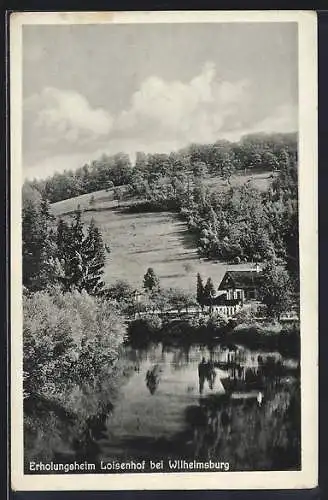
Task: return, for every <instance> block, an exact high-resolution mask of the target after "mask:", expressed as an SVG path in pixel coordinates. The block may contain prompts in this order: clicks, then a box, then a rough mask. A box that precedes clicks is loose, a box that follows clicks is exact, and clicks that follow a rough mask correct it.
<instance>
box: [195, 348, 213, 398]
mask: <svg viewBox="0 0 328 500" xmlns="http://www.w3.org/2000/svg"><path fill="white" fill-rule="evenodd" d="M198 378H199V394H203V390H204V384H205V381H207V382H208V386H209V388H210V389H211V390H213V386H214V382H215V379H216V372H215V369H214V363H213V362H212V361H205V358H204V357H203V358H202V361H201V362H200V363H199V365H198Z"/></svg>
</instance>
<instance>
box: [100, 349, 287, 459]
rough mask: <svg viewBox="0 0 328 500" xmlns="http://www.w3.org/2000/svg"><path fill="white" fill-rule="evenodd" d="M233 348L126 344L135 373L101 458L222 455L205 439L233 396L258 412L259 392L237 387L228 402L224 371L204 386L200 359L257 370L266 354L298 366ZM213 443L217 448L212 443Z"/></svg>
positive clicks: (108, 428) (109, 423) (111, 418)
mask: <svg viewBox="0 0 328 500" xmlns="http://www.w3.org/2000/svg"><path fill="white" fill-rule="evenodd" d="M235 349H236V348H235V347H233V348H231V347H230V349H229V348H227V347H223V346H222V345H216V346H213V347H212V348H209V347H206V346H202V345H200V344H196V345H195V344H194V345H192V346H184V347H177V346H174V347H172V346H171V347H170V346H164V345H163V344H161V343H159V344H157V345H149V346H148V347H147V348H145V349H134V348H132V347H129V346H126V347H125V350H124V355H123V359H124V363H125V364H126V365H127V366H129V368H130V374H131V375H130V377H129V378H128V380H127V381H126V383H125V384H123V386H122V387H121V390H120V393H119V398H118V400H117V402H116V403H115V405H114V408H113V411H112V412H111V414H110V415H108V417H107V418H106V423H105V428H104V430H103V433H102V438H101V439H100V440H99V441H98V445H99V453H98V455H99V457H101V459H102V460H104V461H111V460H119V461H126V460H131V459H136V460H141V459H149V458H150V457H151V458H152V459H162V458H163V457H164V458H181V457H184V458H195V457H196V458H202V459H205V458H216V459H218V458H219V457H218V455H217V452H218V450H215V451H214V450H213V449H212V451H211V452H209V450H208V447H207V446H206V445H205V446H204V439H210V436H211V435H212V438H213V437H214V434H217V432H218V427H220V422H221V421H222V407H223V408H224V407H226V406H228V407H229V408H231V398H233V399H235V404H234V405H233V406H234V407H237V408H238V406H239V408H244V405H245V401H247V400H248V401H249V404H251V405H252V408H254V409H255V412H257V411H261V408H259V403H258V401H257V398H256V396H257V394H258V391H254V390H253V391H248V393H241V392H238V391H236V392H234V394H233V395H232V396H230V401H229V402H227V401H226V399H225V398H224V395H225V390H224V387H223V385H222V382H221V377H222V378H224V377H226V374H227V371H226V370H222V369H220V368H217V367H216V368H215V372H216V377H215V380H214V382H213V384H210V383H208V381H207V380H205V382H204V386H203V387H200V384H199V375H198V366H199V363H200V362H201V361H202V359H203V358H204V359H205V360H206V361H208V360H210V361H212V363H214V364H216V365H218V364H220V363H225V362H226V361H227V360H228V359H232V357H233V358H234V359H236V360H237V361H238V362H239V364H240V365H242V366H244V367H245V368H250V369H255V370H256V369H257V368H258V362H259V361H258V360H261V362H262V363H263V362H265V360H267V359H268V358H271V360H275V362H281V363H282V364H283V365H284V366H285V367H287V368H288V367H289V368H290V369H293V368H296V365H297V363H296V362H295V361H294V360H291V359H284V358H282V356H281V355H280V354H279V353H278V352H272V353H268V352H258V351H257V352H253V351H250V350H248V349H245V348H243V347H241V346H238V347H237V350H235ZM131 367H132V370H131ZM147 374H148V375H147ZM289 378H291V377H289ZM287 381H288V380H287ZM200 390H201V393H200ZM273 392H274V394H270V396H268V397H270V398H272V400H274V395H275V394H276V393H277V392H278V390H274V391H273ZM263 393H264V394H265V393H266V391H265V390H264V391H263ZM246 398H247V399H246ZM220 402H221V404H220ZM249 404H248V407H249ZM268 406H270V405H268ZM263 411H264V410H263ZM236 413H238V412H236ZM262 414H263V412H262ZM218 417H219V418H218ZM220 418H221V420H220ZM215 426H216V428H215V429H214V427H215ZM245 430H246V429H245ZM219 434H220V432H219ZM221 437H222V436H221ZM216 439H217V436H216ZM209 444H210V447H212V448H213V446H212V445H213V443H209ZM221 458H225V459H229V457H221Z"/></svg>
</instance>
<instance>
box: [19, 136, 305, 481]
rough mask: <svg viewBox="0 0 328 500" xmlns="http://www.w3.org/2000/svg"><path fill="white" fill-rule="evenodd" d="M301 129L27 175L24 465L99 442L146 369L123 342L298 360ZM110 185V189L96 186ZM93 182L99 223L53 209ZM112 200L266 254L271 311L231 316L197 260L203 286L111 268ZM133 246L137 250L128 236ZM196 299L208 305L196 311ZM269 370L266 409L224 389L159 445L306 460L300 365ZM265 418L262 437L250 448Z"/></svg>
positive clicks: (205, 252) (219, 242)
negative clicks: (286, 371)
mask: <svg viewBox="0 0 328 500" xmlns="http://www.w3.org/2000/svg"><path fill="white" fill-rule="evenodd" d="M296 139H297V137H296V135H294V134H276V135H270V136H269V135H265V134H260V135H256V136H248V137H245V138H244V139H243V140H241V141H240V142H239V143H230V142H228V141H218V142H217V143H215V144H207V145H206V144H205V145H197V144H193V145H190V146H189V147H187V148H185V149H184V150H181V151H179V152H175V153H171V154H170V155H162V154H153V155H145V154H144V153H139V154H137V157H136V161H135V164H134V165H132V164H131V162H130V159H129V157H128V155H125V154H123V153H121V154H118V155H114V156H113V157H108V156H106V155H103V157H102V158H100V159H99V160H96V161H94V162H92V164H90V165H85V166H83V167H82V168H81V169H78V170H77V171H76V172H71V171H66V172H64V173H63V174H55V175H54V176H53V177H51V178H48V179H46V180H42V181H37V180H33V181H26V182H25V183H24V186H23V192H22V196H23V213H22V237H23V288H24V293H23V314H24V318H23V329H24V331H23V342H24V346H23V347H24V360H23V365H24V440H25V464H26V466H27V464H28V462H29V461H31V460H43V461H47V460H48V461H50V460H55V461H60V460H63V459H65V460H67V461H71V460H75V459H78V460H83V459H86V458H88V459H90V458H91V457H97V456H98V455H99V453H100V448H99V441H101V439H103V435H104V430H105V429H106V426H107V425H110V420H108V419H109V416H110V415H111V414H112V412H113V411H114V410H115V404H116V402H117V401H118V400H119V397H120V396H119V395H120V391H121V389H122V387H124V385H125V384H126V382H127V380H129V379H130V378H131V377H132V376H133V374H134V370H135V368H134V367H133V366H132V365H131V364H129V363H127V362H126V359H125V358H124V356H123V353H124V349H125V348H126V346H132V348H135V349H136V350H138V349H141V350H143V349H146V350H147V348H148V346H149V345H150V344H151V343H153V342H155V343H162V345H163V346H164V345H172V346H180V345H181V346H187V347H188V346H189V347H190V346H191V345H193V344H202V345H205V346H210V345H213V344H220V345H226V346H235V345H239V344H240V345H245V346H247V347H248V348H249V349H251V350H255V351H256V350H260V351H278V352H280V353H281V355H282V356H285V357H286V358H294V359H296V360H298V362H299V356H300V331H299V323H298V321H295V322H294V323H293V322H291V323H290V324H286V323H283V322H282V321H281V320H280V318H281V317H282V314H284V313H285V312H288V311H290V310H292V309H293V308H294V307H295V306H297V304H298V295H299V290H298V288H299V283H298V280H299V278H298V276H299V275H298V265H299V264H298V232H297V227H298V212H297V141H296ZM258 171H264V172H267V173H268V176H269V177H270V178H268V179H266V181H265V186H264V187H263V185H262V187H261V188H258V187H257V186H256V183H255V182H254V183H253V182H252V176H253V175H254V176H255V172H258ZM242 172H243V173H244V177H243V179H244V181H243V182H240V178H241V177H242V176H241V173H242ZM246 174H247V176H248V180H246ZM268 176H267V177H268ZM236 179H238V182H236ZM100 189H102V190H104V191H105V195H104V197H105V199H106V200H107V201H106V200H105V201H103V202H102V201H101V200H100V199H96V196H94V194H93V193H94V192H95V191H97V190H100ZM83 194H88V198H87V202H86V203H87V210H89V211H91V212H92V213H93V214H95V218H93V219H91V220H89V221H88V224H85V222H84V220H83V212H82V210H81V207H76V209H74V210H73V211H72V212H73V216H71V217H65V216H64V213H65V210H64V209H62V211H61V212H60V211H59V212H57V214H56V216H55V215H54V212H53V210H52V207H51V205H50V202H51V203H55V202H59V201H60V200H67V199H70V198H72V197H74V196H77V195H83ZM109 199H110V203H109V205H108V206H107V205H106V206H105V207H103V206H102V205H101V203H107V202H108V200H109ZM136 200H137V201H138V203H139V204H138V205H136V204H135V203H136ZM60 203H61V202H60ZM63 203H64V202H63ZM109 206H110V207H111V209H112V208H113V207H114V206H115V209H116V210H118V211H132V212H133V211H137V212H138V213H140V214H142V210H145V211H146V212H149V211H150V210H158V211H160V212H162V211H167V210H171V211H172V210H173V211H174V212H175V213H176V214H177V215H178V216H179V217H181V218H182V219H183V220H184V221H185V223H186V224H187V228H188V238H190V241H188V245H189V246H190V245H192V246H193V248H197V251H198V256H199V259H208V260H209V261H216V262H232V263H233V264H241V263H243V264H247V263H248V264H250V263H255V262H256V263H260V264H261V265H262V267H263V277H264V278H263V284H262V285H261V289H260V290H259V294H260V297H261V302H262V305H263V307H264V308H265V314H264V319H263V317H262V319H260V318H258V317H257V316H256V314H252V313H246V312H245V311H244V312H243V311H240V312H239V313H237V314H235V315H234V316H232V317H229V318H227V317H224V316H222V315H218V314H214V313H213V311H212V310H211V303H212V302H211V301H212V299H213V297H214V296H215V286H214V284H213V281H212V276H209V277H208V279H207V281H206V283H205V284H203V282H202V279H201V277H200V274H199V273H198V275H197V273H196V272H195V273H194V274H195V276H194V283H195V285H194V292H193V293H189V292H186V291H185V290H182V289H180V288H179V275H177V277H176V286H175V288H165V287H163V286H162V283H161V280H160V278H159V277H158V276H157V274H156V269H154V268H152V267H151V266H148V268H146V269H142V270H141V269H140V273H141V275H140V284H139V291H140V289H142V290H143V292H142V294H140V296H139V295H138V294H139V292H138V290H136V288H135V285H134V284H130V283H129V282H128V281H122V280H121V281H115V282H113V281H111V280H110V279H109V280H108V279H107V280H106V279H105V278H104V267H105V263H106V261H108V260H109V259H111V255H112V246H113V245H115V241H114V242H113V243H112V241H111V237H110V242H109V240H108V239H107V236H106V239H105V238H104V236H103V234H102V231H101V230H100V229H99V227H98V225H97V221H96V216H97V214H98V212H99V213H101V212H103V213H104V216H106V210H108V207H109ZM57 208H58V207H57ZM84 208H86V207H84ZM133 213H134V212H133ZM71 215H72V214H71ZM131 231H132V232H133V231H135V227H133V224H132V225H131ZM160 244H161V241H160V240H159V242H158V245H159V246H160ZM179 244H181V245H183V244H185V242H183V241H181V242H180V243H179ZM122 253H123V254H124V253H126V263H128V259H129V256H128V249H127V248H126V249H122ZM112 264H114V265H115V262H113V263H112ZM189 265H190V264H189ZM144 272H145V274H144V276H143V280H142V275H143V273H144ZM188 272H189V271H188ZM192 272H193V269H191V270H190V273H192ZM106 276H107V275H106ZM174 276H175V275H174ZM193 308H194V309H195V308H196V309H197V308H198V311H200V312H199V313H196V314H191V311H192V309H193ZM170 309H171V310H176V311H177V313H176V315H175V317H170V316H169V315H167V314H165V312H167V311H169V310H170ZM296 309H297V307H296ZM156 311H160V313H157V312H156ZM141 313H142V314H141ZM271 382H272V383H271ZM271 382H270V384H269V383H268V387H267V389H266V396H265V404H264V406H263V408H259V407H258V406H256V401H255V403H254V401H251V402H249V401H244V402H236V401H232V400H230V399H229V398H228V399H227V398H225V396H224V397H223V396H222V395H221V396H220V397H215V398H214V400H213V398H212V399H211V398H209V399H206V398H202V400H201V401H200V402H199V404H198V405H196V407H195V408H189V407H188V408H186V413H185V416H184V423H185V431H184V432H182V433H181V435H174V436H173V437H172V440H168V441H165V440H164V441H165V442H164V441H163V443H162V446H163V449H162V448H161V443H160V442H159V443H157V444H158V449H156V453H158V454H160V453H167V450H168V449H169V450H171V451H170V453H172V456H173V457H176V458H177V459H180V458H182V457H181V456H179V451H178V450H179V449H182V450H184V454H185V457H186V458H199V459H205V458H206V459H212V458H213V459H214V458H215V457H216V456H218V454H219V455H220V456H222V454H224V453H226V454H227V456H229V457H230V456H231V457H233V459H231V461H230V462H231V464H232V467H233V468H234V469H235V470H246V469H251V470H262V469H266V468H270V467H272V468H274V467H276V466H277V464H278V463H280V462H279V461H278V458H277V457H278V456H279V454H280V455H281V454H282V453H283V454H285V456H286V464H285V466H286V468H287V469H288V468H297V467H299V460H300V459H299V456H300V455H299V454H300V442H299V441H300V431H299V424H298V419H299V418H300V408H299V407H300V395H299V388H298V389H297V387H298V385H299V370H298V371H297V370H296V371H295V373H294V375H293V383H292V384H290V383H288V384H287V385H284V383H283V382H282V380H280V379H279V380H278V379H277V380H272V381H271ZM297 384H298V385H297ZM262 409H263V411H262ZM211 422H212V423H211ZM213 422H216V423H215V426H214V427H215V428H214V427H213V425H214V424H213ZM267 427H270V432H268V431H266V430H265V429H267ZM259 429H260V430H261V432H262V433H261V447H260V448H259V449H258V451H256V450H255V449H254V450H253V451H254V453H253V454H252V457H253V458H252V459H251V460H250V458H249V456H250V454H249V449H251V448H252V449H253V448H254V444H252V440H255V436H256V435H257V433H258V430H259ZM189 442H191V443H192V445H191V446H189V445H187V444H186V443H189ZM179 447H180V448H179ZM234 449H236V450H237V451H236V453H235V454H233V450H234ZM165 450H166V451H165ZM27 472H28V470H27Z"/></svg>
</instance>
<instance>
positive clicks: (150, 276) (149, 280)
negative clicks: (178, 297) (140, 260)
mask: <svg viewBox="0 0 328 500" xmlns="http://www.w3.org/2000/svg"><path fill="white" fill-rule="evenodd" d="M143 286H144V289H145V290H146V291H147V292H153V291H154V290H155V289H157V288H158V286H159V279H158V277H157V276H156V274H155V272H154V269H153V268H152V267H149V268H148V269H147V272H146V274H145V275H144V279H143Z"/></svg>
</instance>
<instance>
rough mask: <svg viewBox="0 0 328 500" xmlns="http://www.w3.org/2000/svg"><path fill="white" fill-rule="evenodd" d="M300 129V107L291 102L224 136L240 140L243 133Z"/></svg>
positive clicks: (232, 139)
mask: <svg viewBox="0 0 328 500" xmlns="http://www.w3.org/2000/svg"><path fill="white" fill-rule="evenodd" d="M297 130H298V109H297V106H294V105H291V104H281V105H280V106H278V107H277V108H275V109H274V110H273V111H272V112H271V113H270V114H269V115H268V116H266V117H265V118H263V119H261V120H259V121H257V122H255V123H249V124H248V126H247V127H236V128H235V129H233V130H229V131H227V132H226V133H223V135H222V137H223V138H224V139H228V140H230V141H238V140H239V139H240V138H241V137H242V136H243V135H247V134H255V133H265V134H271V133H288V132H297Z"/></svg>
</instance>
